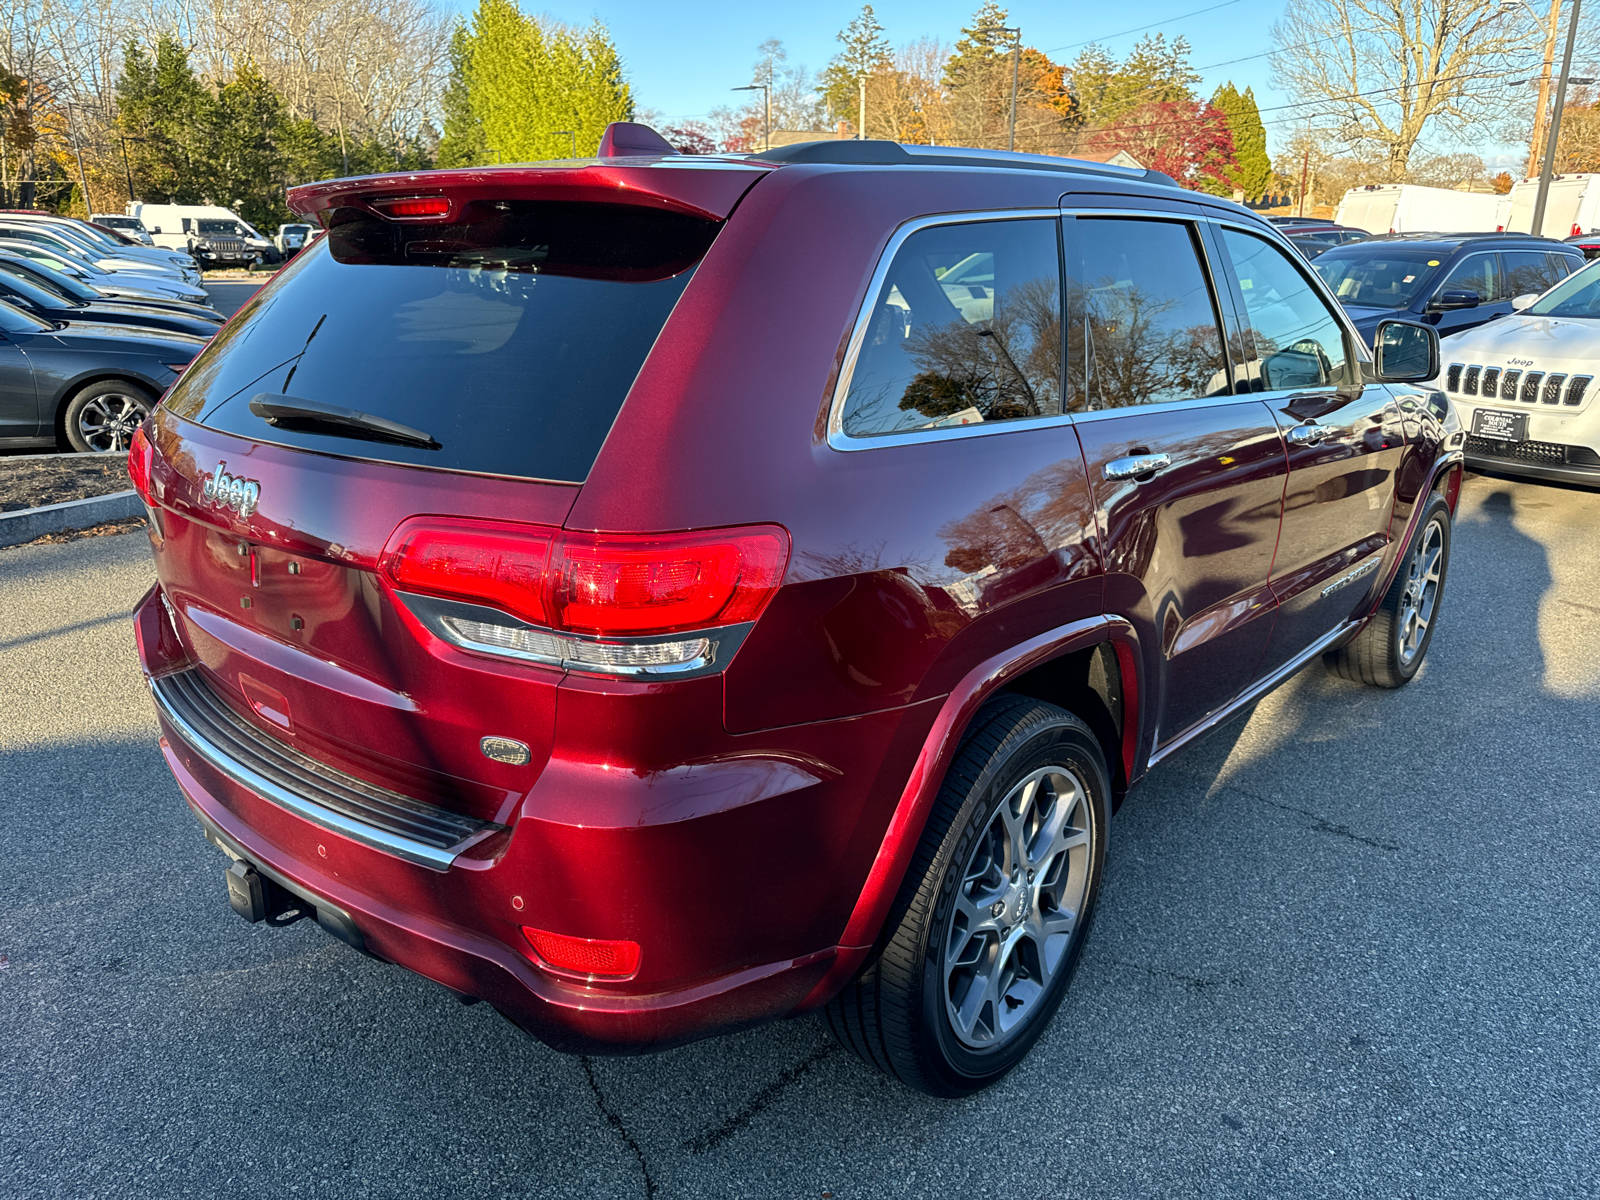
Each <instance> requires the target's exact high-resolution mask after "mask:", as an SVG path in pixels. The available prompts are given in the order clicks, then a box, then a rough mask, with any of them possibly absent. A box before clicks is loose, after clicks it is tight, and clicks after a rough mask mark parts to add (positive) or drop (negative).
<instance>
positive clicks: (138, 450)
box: [128, 425, 156, 508]
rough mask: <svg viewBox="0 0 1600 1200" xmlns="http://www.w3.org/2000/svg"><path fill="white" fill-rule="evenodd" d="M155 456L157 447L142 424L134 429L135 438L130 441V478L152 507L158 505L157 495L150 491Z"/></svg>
mask: <svg viewBox="0 0 1600 1200" xmlns="http://www.w3.org/2000/svg"><path fill="white" fill-rule="evenodd" d="M155 456H156V450H155V447H154V446H152V445H151V444H150V439H149V437H148V436H146V434H145V431H144V426H142V425H141V426H140V427H139V428H138V429H135V430H134V431H133V440H132V441H131V442H129V443H128V478H129V479H131V480H132V481H133V487H134V490H135V491H136V492H138V493H139V499H141V500H143V501H144V502H145V503H146V504H148V505H149V506H150V507H151V508H154V507H155V505H156V500H155V495H154V494H153V493H152V492H151V491H150V471H151V469H152V467H153V466H154V465H155Z"/></svg>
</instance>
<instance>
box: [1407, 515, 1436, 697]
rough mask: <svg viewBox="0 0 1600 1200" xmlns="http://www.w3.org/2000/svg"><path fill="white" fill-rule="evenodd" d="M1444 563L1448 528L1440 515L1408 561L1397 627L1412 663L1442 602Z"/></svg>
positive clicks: (1430, 525)
mask: <svg viewBox="0 0 1600 1200" xmlns="http://www.w3.org/2000/svg"><path fill="white" fill-rule="evenodd" d="M1443 565H1444V530H1443V528H1442V527H1441V526H1440V524H1439V522H1438V520H1437V519H1435V520H1432V521H1430V522H1428V527H1427V529H1425V530H1423V533H1422V537H1421V539H1420V540H1418V542H1417V548H1416V549H1415V550H1413V551H1412V552H1411V561H1410V562H1409V563H1408V564H1407V565H1406V589H1405V592H1404V594H1403V595H1402V596H1401V598H1400V621H1399V624H1398V626H1397V628H1396V634H1395V636H1396V638H1397V639H1398V641H1399V646H1398V650H1399V654H1400V661H1401V662H1402V663H1405V664H1407V665H1410V663H1411V660H1412V659H1414V658H1416V656H1417V654H1418V653H1419V652H1420V651H1421V649H1422V643H1423V641H1424V640H1425V639H1426V638H1427V635H1428V625H1429V623H1430V622H1432V620H1433V610H1434V607H1435V606H1436V605H1437V604H1438V602H1439V575H1440V569H1441V567H1442V566H1443Z"/></svg>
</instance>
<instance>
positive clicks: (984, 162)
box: [746, 138, 1177, 187]
mask: <svg viewBox="0 0 1600 1200" xmlns="http://www.w3.org/2000/svg"><path fill="white" fill-rule="evenodd" d="M746 157H747V158H751V159H755V160H758V161H761V162H774V163H839V164H841V165H854V166H884V167H889V166H941V167H1014V168H1016V169H1018V170H1023V171H1061V172H1063V173H1066V174H1072V175H1104V176H1110V177H1112V178H1116V179H1137V180H1142V181H1144V182H1146V183H1159V184H1166V185H1168V186H1171V187H1176V186H1177V181H1176V180H1174V179H1173V178H1172V176H1170V175H1166V174H1163V173H1162V172H1160V171H1150V170H1143V169H1139V168H1135V167H1118V166H1113V165H1111V164H1110V163H1097V162H1088V161H1086V160H1084V159H1080V158H1058V157H1056V156H1054V155H1048V154H1018V153H1015V152H1014V151H1010V150H981V149H977V148H975V147H971V146H917V145H904V144H902V143H900V142H890V141H884V140H880V139H876V138H859V139H853V138H837V139H832V138H830V139H825V140H822V141H816V142H795V143H793V144H792V145H788V146H774V147H773V148H772V149H771V150H763V151H761V152H760V153H759V154H750V155H746Z"/></svg>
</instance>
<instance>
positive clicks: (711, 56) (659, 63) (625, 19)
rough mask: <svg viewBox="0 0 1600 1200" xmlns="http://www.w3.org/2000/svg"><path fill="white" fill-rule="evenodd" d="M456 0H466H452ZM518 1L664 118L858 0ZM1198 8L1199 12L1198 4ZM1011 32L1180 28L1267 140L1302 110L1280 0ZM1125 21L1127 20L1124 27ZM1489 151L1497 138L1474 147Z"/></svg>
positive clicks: (1086, 17)
mask: <svg viewBox="0 0 1600 1200" xmlns="http://www.w3.org/2000/svg"><path fill="white" fill-rule="evenodd" d="M455 3H456V5H457V6H458V7H460V8H461V9H462V10H463V11H468V10H470V9H471V8H472V6H473V0H455ZM523 7H524V9H525V11H542V12H547V13H548V14H549V15H551V16H553V17H555V18H556V19H558V20H560V21H565V22H570V23H573V24H587V23H588V22H589V21H590V20H592V19H594V18H595V17H599V19H600V20H601V21H603V22H604V23H605V24H606V25H607V27H609V29H610V30H611V34H612V37H613V38H614V39H615V40H616V43H617V48H618V49H619V50H620V51H621V54H622V58H623V63H624V65H625V67H626V70H627V72H628V77H629V79H630V80H631V81H632V83H633V87H634V97H635V101H636V103H638V104H639V105H640V106H641V107H646V108H652V109H656V110H658V111H659V112H661V113H662V114H663V115H664V116H665V117H666V118H667V119H668V120H669V121H671V120H682V119H685V118H690V117H696V116H702V115H704V114H705V113H706V112H708V111H709V110H710V109H712V108H715V107H716V106H718V105H720V104H729V103H737V102H739V101H742V100H743V99H744V97H743V96H739V95H735V94H734V93H732V92H730V91H729V90H728V89H729V88H732V87H735V86H737V85H739V84H742V83H748V82H749V81H750V68H751V64H752V63H753V62H754V60H755V57H756V47H757V45H759V44H760V43H761V42H762V41H764V40H765V39H767V38H771V37H775V38H779V39H781V40H782V41H783V44H784V47H785V48H786V49H787V50H788V53H789V62H790V63H798V64H803V65H805V66H807V67H810V68H811V69H812V71H818V70H820V69H821V68H822V66H823V65H824V64H825V63H826V62H827V61H828V59H829V58H831V57H832V56H833V53H834V51H835V50H836V49H837V48H838V43H837V42H836V41H835V40H834V37H835V34H837V33H838V31H839V30H841V29H843V28H844V27H845V25H847V24H848V23H849V22H850V20H851V19H852V18H853V17H854V16H855V15H856V14H857V13H858V12H860V10H861V8H860V3H859V0H812V2H811V3H806V4H794V5H771V6H767V5H759V4H748V3H731V2H727V0H709V2H708V0H698V2H693V3H688V4H683V3H679V4H664V3H661V0H548V2H547V3H544V4H540V3H539V2H538V0H523ZM977 7H978V0H916V2H912V0H883V2H882V3H878V4H874V5H873V8H874V11H875V12H876V13H877V15H878V20H879V21H880V22H881V23H882V24H883V26H884V29H885V31H886V33H887V36H888V37H889V39H890V40H891V41H892V42H893V43H894V44H895V45H900V44H902V43H904V42H910V41H914V40H915V39H917V38H919V37H924V36H927V37H935V38H938V39H940V40H941V41H944V42H946V43H950V42H953V41H955V39H956V38H957V36H959V33H960V30H961V27H962V26H963V25H965V24H967V22H968V21H969V20H970V19H971V17H972V15H973V13H974V11H975V10H976V9H977ZM1202 10H1205V11H1202ZM1009 11H1010V19H1011V23H1012V24H1013V25H1017V26H1019V27H1020V28H1021V29H1022V37H1023V42H1024V44H1026V45H1030V46H1035V47H1037V48H1039V49H1040V50H1043V51H1045V52H1046V53H1048V54H1050V56H1051V57H1052V58H1055V59H1056V60H1057V61H1062V60H1070V59H1071V58H1072V57H1073V56H1074V55H1075V54H1076V53H1077V52H1078V49H1079V48H1081V47H1082V45H1083V44H1085V43H1088V42H1094V41H1098V42H1099V43H1100V44H1101V45H1103V46H1105V47H1106V48H1107V49H1108V50H1109V51H1110V52H1111V53H1112V54H1114V55H1116V56H1118V57H1121V56H1122V55H1125V54H1126V53H1127V52H1128V50H1129V49H1131V48H1132V46H1133V44H1134V43H1135V42H1137V41H1138V40H1139V38H1140V37H1141V36H1143V33H1144V32H1145V30H1144V29H1143V28H1141V27H1144V26H1151V27H1153V28H1151V29H1150V30H1149V32H1164V33H1166V34H1167V36H1168V38H1172V37H1177V36H1182V37H1186V38H1188V40H1189V43H1190V45H1191V46H1192V47H1193V48H1194V49H1193V53H1192V55H1191V56H1190V63H1191V64H1192V65H1193V66H1194V67H1195V68H1196V69H1198V70H1199V71H1200V73H1201V75H1202V76H1203V77H1204V82H1203V83H1202V84H1201V91H1202V92H1203V94H1205V95H1210V94H1211V92H1212V91H1213V90H1215V88H1216V87H1217V86H1218V85H1219V84H1222V83H1224V82H1226V81H1227V80H1229V79H1232V80H1233V82H1234V83H1235V84H1236V85H1237V86H1238V87H1239V89H1240V90H1241V91H1242V90H1243V89H1244V88H1245V87H1246V85H1248V86H1250V87H1253V88H1254V89H1255V96H1256V103H1257V104H1259V105H1260V106H1261V108H1262V109H1263V112H1262V119H1263V120H1264V121H1265V122H1266V123H1267V138H1268V149H1269V150H1270V151H1275V150H1276V148H1277V145H1278V143H1279V138H1280V137H1281V136H1284V135H1286V134H1287V132H1288V126H1287V125H1286V124H1285V123H1284V121H1285V118H1292V117H1293V116H1295V115H1297V114H1298V113H1299V112H1301V111H1303V110H1298V109H1286V110H1279V111H1271V110H1272V109H1273V108H1274V107H1275V106H1279V105H1284V104H1286V103H1287V101H1288V97H1287V96H1285V95H1284V94H1283V93H1281V92H1279V91H1277V90H1276V89H1275V88H1273V86H1272V66H1271V63H1270V61H1269V60H1268V58H1267V57H1266V51H1267V50H1268V49H1270V48H1271V45H1272V37H1271V27H1272V23H1273V22H1274V21H1275V20H1277V19H1278V17H1279V16H1280V14H1281V13H1282V11H1283V5H1282V0H1148V2H1147V3H1142V4H1137V5H1135V4H1072V5H1067V4H1062V3H1059V2H1056V3H1045V2H1042V0H1041V2H1038V3H1032V2H1027V0H1021V2H1014V3H1012V4H1011V5H1010V6H1009ZM1135 30H1137V31H1135ZM1483 149H1484V151H1485V152H1487V153H1490V154H1491V155H1492V154H1493V152H1494V151H1495V150H1498V149H1500V148H1499V147H1493V148H1491V147H1487V146H1486V147H1484V148H1483Z"/></svg>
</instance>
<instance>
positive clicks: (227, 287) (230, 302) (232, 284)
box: [205, 275, 269, 317]
mask: <svg viewBox="0 0 1600 1200" xmlns="http://www.w3.org/2000/svg"><path fill="white" fill-rule="evenodd" d="M268 278H269V276H267V275H262V276H261V277H260V278H259V279H232V280H218V279H214V280H211V281H209V282H208V283H207V284H206V285H205V287H206V291H207V292H208V293H209V294H210V296H211V307H212V308H214V309H216V310H217V311H218V312H219V313H221V314H222V315H223V316H225V317H231V316H233V314H234V313H236V312H238V311H239V310H240V309H241V308H243V307H244V302H245V301H246V300H248V299H250V297H251V296H254V295H255V294H256V292H257V291H258V290H259V289H260V287H261V285H262V284H263V283H265V282H266V281H267V279H268Z"/></svg>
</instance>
